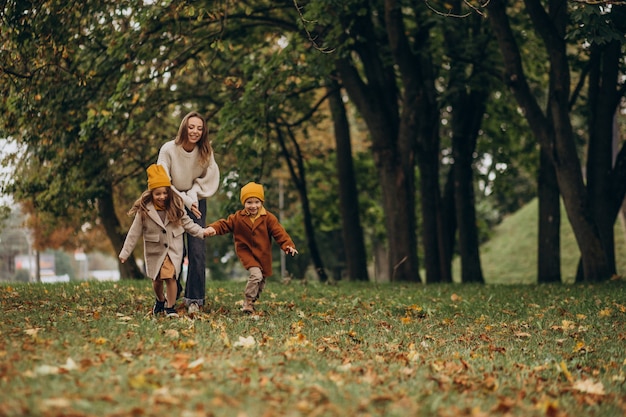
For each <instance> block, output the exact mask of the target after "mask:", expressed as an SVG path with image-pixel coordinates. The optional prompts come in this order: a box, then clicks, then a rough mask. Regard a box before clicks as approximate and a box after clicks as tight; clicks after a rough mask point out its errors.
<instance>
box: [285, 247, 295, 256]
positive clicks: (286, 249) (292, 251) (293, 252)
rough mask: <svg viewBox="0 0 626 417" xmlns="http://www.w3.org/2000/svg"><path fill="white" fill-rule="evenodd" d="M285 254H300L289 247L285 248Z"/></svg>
mask: <svg viewBox="0 0 626 417" xmlns="http://www.w3.org/2000/svg"><path fill="white" fill-rule="evenodd" d="M285 253H286V254H287V255H291V256H295V255H296V254H297V253H298V251H297V250H296V248H292V247H291V246H287V247H286V248H285Z"/></svg>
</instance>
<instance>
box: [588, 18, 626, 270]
mask: <svg viewBox="0 0 626 417" xmlns="http://www.w3.org/2000/svg"><path fill="white" fill-rule="evenodd" d="M622 9H623V8H622ZM591 51H592V52H591V57H590V66H591V70H590V72H589V114H590V117H589V151H588V155H587V189H588V190H589V197H590V200H591V206H592V212H593V215H594V219H595V220H596V223H597V225H598V230H599V233H600V239H601V241H602V245H603V247H604V250H605V252H606V256H607V261H608V263H609V268H610V269H611V271H612V274H615V272H616V268H615V235H614V226H615V220H616V218H617V212H616V211H615V209H614V208H615V207H619V205H620V204H619V202H620V201H621V200H623V196H621V198H620V196H619V195H616V193H614V192H613V184H612V178H611V177H612V171H613V162H614V154H615V152H614V144H613V143H614V129H617V126H615V121H614V119H615V112H616V109H617V106H618V102H619V99H620V97H621V94H619V93H618V88H617V82H618V73H619V65H620V64H619V62H620V59H622V54H621V45H620V43H619V42H617V41H613V42H609V43H607V44H604V45H596V44H594V45H592V47H591Z"/></svg>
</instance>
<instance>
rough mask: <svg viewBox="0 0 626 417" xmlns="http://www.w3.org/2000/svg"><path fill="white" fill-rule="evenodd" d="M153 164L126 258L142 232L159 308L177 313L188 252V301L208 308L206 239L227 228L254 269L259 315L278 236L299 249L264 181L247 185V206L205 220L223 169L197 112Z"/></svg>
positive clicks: (291, 249) (249, 290)
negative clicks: (268, 202)
mask: <svg viewBox="0 0 626 417" xmlns="http://www.w3.org/2000/svg"><path fill="white" fill-rule="evenodd" d="M146 171H147V175H148V188H147V190H146V191H144V192H143V193H142V195H141V196H140V197H139V198H138V199H137V201H135V203H134V204H133V206H132V207H131V209H130V210H129V212H128V214H129V215H130V216H134V220H133V223H132V225H131V227H130V229H129V231H128V233H127V236H126V239H125V242H124V245H123V248H122V250H121V252H120V254H119V259H120V261H121V262H122V263H124V262H126V260H127V259H128V258H129V257H130V256H131V255H132V252H133V250H134V248H135V246H136V244H137V242H138V240H139V238H143V245H144V262H145V269H146V274H147V275H148V277H149V278H151V279H152V288H153V290H154V295H155V302H154V306H153V308H152V313H153V315H155V316H157V315H160V314H165V315H166V316H168V317H178V312H177V310H176V308H175V303H176V300H177V299H178V297H179V293H180V291H181V285H180V278H181V274H182V265H183V261H184V258H185V257H187V259H188V270H187V280H186V284H185V290H184V297H183V303H184V306H185V308H186V310H187V313H188V314H189V315H190V316H192V317H193V316H195V315H196V314H199V313H200V312H201V311H202V310H203V309H204V308H205V291H206V272H205V271H206V269H205V268H206V266H205V253H206V251H205V242H204V238H205V237H206V236H214V235H222V234H227V233H232V235H233V240H234V243H235V252H236V254H237V256H238V257H239V260H240V261H241V263H242V265H243V266H244V268H245V269H246V270H247V271H248V273H249V277H248V282H247V285H246V287H245V290H244V301H243V308H242V311H243V312H244V313H246V314H254V313H255V308H254V303H255V301H256V300H258V298H259V296H260V294H261V292H262V291H263V289H264V287H265V282H266V278H267V277H268V276H271V275H272V250H271V239H274V240H275V241H276V243H277V244H278V245H279V246H280V248H281V250H283V251H284V252H285V253H286V254H289V255H291V256H294V255H296V254H297V253H298V251H297V250H296V247H295V244H294V243H293V240H292V239H291V237H290V236H289V234H288V233H287V232H286V231H285V229H284V227H283V226H282V225H281V224H280V222H279V221H278V219H277V218H276V216H275V215H274V214H272V213H271V212H269V211H268V210H267V209H265V207H264V201H265V196H264V191H263V186H262V185H261V184H257V183H254V182H250V183H248V184H246V185H245V186H243V187H242V188H241V193H240V201H241V204H242V205H243V208H242V209H241V210H238V211H237V212H235V213H233V214H231V215H229V216H228V217H227V218H225V219H220V220H217V221H215V222H213V223H211V224H210V225H209V226H208V227H206V199H207V198H208V197H211V196H212V195H214V194H215V193H216V192H217V189H218V187H219V180H220V173H219V167H218V166H217V163H216V162H215V157H214V153H213V149H212V147H211V142H210V141H209V139H208V129H207V127H206V121H205V119H204V117H202V116H201V115H200V114H199V113H198V112H195V111H194V112H190V113H188V114H187V115H185V117H184V118H183V120H182V122H181V124H180V127H179V129H178V134H177V135H176V138H175V139H173V140H171V141H169V142H166V143H165V144H163V146H162V147H161V149H160V151H159V156H158V158H157V163H156V164H153V165H150V166H149V167H148V169H147V170H146ZM164 289H165V292H164Z"/></svg>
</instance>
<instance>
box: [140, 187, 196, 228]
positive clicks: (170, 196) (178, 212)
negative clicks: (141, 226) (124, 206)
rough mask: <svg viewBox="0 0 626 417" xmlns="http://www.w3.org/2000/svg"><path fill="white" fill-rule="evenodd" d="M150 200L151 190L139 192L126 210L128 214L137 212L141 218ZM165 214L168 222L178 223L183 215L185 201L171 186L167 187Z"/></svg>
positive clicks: (144, 214) (144, 215) (143, 216)
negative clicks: (137, 196) (135, 199)
mask: <svg viewBox="0 0 626 417" xmlns="http://www.w3.org/2000/svg"><path fill="white" fill-rule="evenodd" d="M150 202H153V201H152V191H151V190H146V191H144V192H143V193H141V196H140V197H139V198H138V199H137V201H135V203H133V206H132V207H131V208H130V210H128V215H129V216H134V215H135V214H136V213H137V212H140V213H141V216H142V218H143V219H145V218H146V214H147V213H148V207H147V204H148V203H150ZM164 209H165V215H166V216H167V218H168V219H169V220H170V222H172V223H174V224H176V225H179V224H180V219H181V218H182V217H183V216H184V215H185V203H184V202H183V199H182V198H181V197H180V196H179V195H178V194H176V193H175V192H174V191H173V190H172V187H167V201H166V202H165V207H164Z"/></svg>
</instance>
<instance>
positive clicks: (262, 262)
mask: <svg viewBox="0 0 626 417" xmlns="http://www.w3.org/2000/svg"><path fill="white" fill-rule="evenodd" d="M240 200H241V204H243V207H244V208H243V210H239V211H237V212H236V213H234V214H231V215H230V216H228V218H227V219H220V220H217V221H215V222H213V223H211V224H209V226H208V227H207V230H208V233H209V236H215V235H224V234H226V233H232V234H233V238H234V240H235V252H236V253H237V256H238V257H239V260H240V261H241V263H242V264H243V266H244V268H246V270H248V273H249V274H250V276H249V277H248V283H247V285H246V289H245V291H244V295H245V299H244V302H243V309H242V310H243V312H244V313H246V314H253V313H254V302H255V301H256V300H258V298H259V295H260V294H261V292H262V291H263V288H264V287H265V280H266V277H268V276H270V275H272V241H271V239H270V237H272V238H274V240H275V241H276V243H277V244H278V245H280V248H281V250H283V251H284V252H285V253H286V254H289V255H291V256H294V255H295V254H297V253H298V251H297V250H296V248H295V246H296V245H294V243H293V241H292V240H291V237H289V235H288V234H287V232H286V231H285V229H284V228H283V226H282V225H281V224H280V223H279V222H278V219H277V218H276V216H274V215H273V214H272V213H270V212H269V211H267V210H266V209H265V207H263V202H264V200H265V196H264V192H263V186H262V185H261V184H257V183H255V182H249V183H248V184H246V185H244V186H243V187H242V188H241V194H240Z"/></svg>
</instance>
